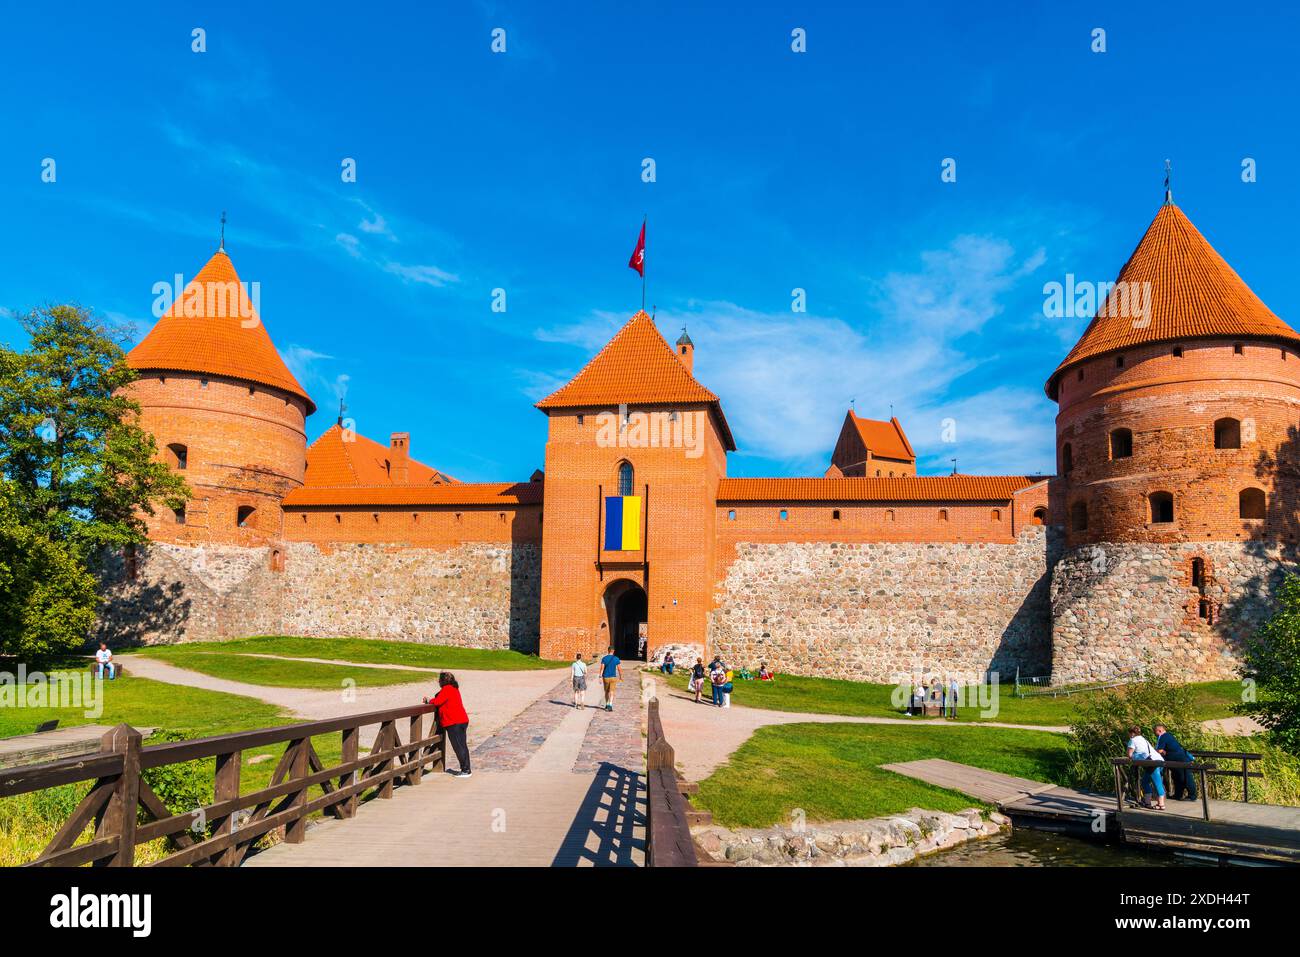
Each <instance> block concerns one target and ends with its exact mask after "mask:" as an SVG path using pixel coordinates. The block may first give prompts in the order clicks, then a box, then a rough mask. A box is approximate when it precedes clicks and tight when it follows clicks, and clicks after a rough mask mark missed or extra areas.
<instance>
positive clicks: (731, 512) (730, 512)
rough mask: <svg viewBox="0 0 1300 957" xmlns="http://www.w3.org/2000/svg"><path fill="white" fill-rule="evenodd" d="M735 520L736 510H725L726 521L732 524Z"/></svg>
mask: <svg viewBox="0 0 1300 957" xmlns="http://www.w3.org/2000/svg"><path fill="white" fill-rule="evenodd" d="M735 520H736V510H735V509H734V508H729V509H727V521H729V522H734V521H735Z"/></svg>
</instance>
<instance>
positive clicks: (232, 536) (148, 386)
mask: <svg viewBox="0 0 1300 957" xmlns="http://www.w3.org/2000/svg"><path fill="white" fill-rule="evenodd" d="M256 300H257V297H256V295H255V294H254V292H253V291H250V289H249V288H248V287H245V286H244V285H243V284H242V283H241V282H240V280H239V276H238V275H237V274H236V272H235V267H234V265H233V264H232V263H231V261H230V257H229V256H228V255H226V252H225V249H224V247H223V248H221V249H219V250H218V251H217V253H216V254H215V255H214V256H213V257H212V258H211V259H210V260H208V262H207V264H206V265H205V266H204V267H203V268H202V269H201V270H200V271H199V273H198V275H197V276H195V277H194V279H193V281H192V282H190V283H189V284H188V285H187V286H186V287H185V291H184V293H183V294H182V295H181V296H180V297H179V298H178V299H177V300H176V302H175V303H173V304H172V307H171V308H170V309H169V310H168V312H167V313H166V314H165V315H164V316H163V317H162V318H161V319H160V320H159V321H158V323H157V325H155V326H154V327H153V329H152V330H151V331H150V332H149V334H148V335H147V336H146V337H145V338H144V340H143V341H142V342H141V343H140V344H139V345H138V346H136V347H135V348H134V349H132V350H131V352H130V353H129V354H128V356H127V361H128V363H129V364H130V365H131V367H132V368H133V369H135V370H136V371H137V372H138V373H139V379H138V381H136V382H135V383H133V384H132V385H131V387H130V389H131V395H132V397H133V398H134V399H135V400H136V401H137V402H138V403H139V404H140V406H141V425H142V426H143V427H144V428H146V429H148V430H149V431H150V432H151V433H153V435H154V437H155V439H156V440H157V443H158V448H159V450H160V451H161V452H162V454H163V456H164V457H165V458H166V460H167V461H168V462H169V463H170V464H171V465H172V467H173V468H176V469H178V470H180V471H182V472H183V474H184V475H185V478H186V480H187V481H188V482H189V485H190V488H191V489H192V491H193V493H194V498H193V499H191V500H190V502H189V503H188V504H187V506H186V507H185V509H184V510H182V511H180V512H177V513H175V514H173V513H172V512H171V511H169V510H168V509H166V508H165V507H159V508H158V511H157V514H155V515H154V516H152V517H150V518H148V519H147V521H148V525H149V536H150V538H151V539H153V540H155V541H162V542H172V543H186V544H201V543H202V544H225V545H245V546H265V545H268V544H271V543H273V542H275V541H278V539H279V538H280V534H281V526H282V518H281V510H280V504H281V500H282V499H283V498H284V496H285V495H286V494H287V493H288V492H290V491H291V490H292V489H295V488H297V487H298V486H300V485H302V484H303V478H304V474H305V470H306V449H307V439H306V417H307V416H308V415H310V414H311V413H312V412H314V411H315V409H316V406H315V404H314V403H313V402H312V400H311V397H310V396H308V395H307V392H306V391H305V390H304V389H303V387H302V386H301V385H300V384H299V383H298V380H297V379H295V378H294V376H293V374H292V373H291V372H290V371H289V369H288V368H287V367H286V366H285V364H284V360H283V359H281V357H280V354H279V353H278V352H277V351H276V348H275V345H274V344H273V343H272V342H271V337H270V336H269V335H268V334H267V331H266V328H265V326H263V325H262V322H261V320H260V318H259V317H258V315H257V312H256V309H255V308H254V304H255V303H256ZM277 557H278V556H277Z"/></svg>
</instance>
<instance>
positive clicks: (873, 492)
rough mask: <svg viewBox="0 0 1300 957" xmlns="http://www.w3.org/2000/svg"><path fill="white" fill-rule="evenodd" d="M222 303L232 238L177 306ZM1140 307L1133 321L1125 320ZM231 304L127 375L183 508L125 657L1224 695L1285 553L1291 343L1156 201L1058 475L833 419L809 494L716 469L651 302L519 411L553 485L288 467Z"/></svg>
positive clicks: (395, 451)
mask: <svg viewBox="0 0 1300 957" xmlns="http://www.w3.org/2000/svg"><path fill="white" fill-rule="evenodd" d="M238 281H239V280H238V277H237V275H236V273H235V269H234V266H233V264H232V262H231V260H230V258H229V256H227V254H226V253H225V251H224V249H223V250H220V251H218V252H217V253H216V255H214V256H213V257H212V259H211V260H209V261H208V263H207V264H206V265H205V266H204V267H203V269H202V270H201V271H200V272H199V274H198V276H196V277H195V279H194V282H193V283H192V284H191V287H189V288H190V289H204V288H207V287H212V286H219V287H229V286H230V284H237V283H238ZM1134 290H1138V291H1140V292H1141V294H1142V295H1145V297H1146V298H1145V299H1144V300H1141V301H1142V302H1143V303H1144V307H1143V308H1142V309H1141V311H1140V313H1139V314H1134V313H1133V311H1132V309H1130V308H1124V307H1125V306H1126V304H1127V305H1131V303H1126V302H1121V301H1120V300H1121V298H1122V297H1124V296H1127V295H1128V294H1129V293H1130V292H1132V291H1134ZM187 291H189V290H187ZM1135 295H1136V294H1135ZM207 300H208V301H209V302H210V300H211V297H210V296H209V297H207ZM1133 301H1135V302H1137V301H1139V300H1138V299H1136V298H1135V299H1134V300H1133ZM218 312H219V311H218V310H213V309H211V308H207V309H199V310H197V311H196V310H195V309H193V308H190V309H181V308H180V302H179V301H178V303H177V305H176V306H173V309H172V311H171V312H170V313H168V314H167V315H165V316H164V317H163V318H162V319H161V320H160V321H159V322H158V324H157V325H156V326H155V327H154V328H153V330H152V331H151V332H150V333H149V334H148V336H146V337H145V339H144V340H143V341H142V342H141V343H140V345H138V346H137V347H136V348H135V349H134V350H132V352H131V353H130V356H129V361H130V364H131V365H132V367H133V368H135V369H136V370H137V371H138V373H139V381H138V382H137V383H135V384H134V385H133V386H132V387H131V388H132V392H133V394H134V397H135V398H136V399H137V401H139V403H140V405H141V407H142V410H143V413H142V415H143V424H144V426H145V427H146V428H148V429H149V430H150V431H151V432H152V433H153V434H154V435H155V436H156V437H157V440H158V445H159V447H160V449H161V450H162V451H163V454H164V455H165V456H166V458H167V460H168V461H169V462H170V463H171V464H172V465H173V467H175V468H177V469H180V470H182V471H183V472H184V473H185V476H186V478H187V479H188V481H189V483H190V485H191V487H192V488H193V490H194V498H193V500H192V501H191V502H190V503H189V504H188V506H187V507H186V508H185V510H184V511H182V512H177V513H175V514H172V513H171V512H166V511H165V510H164V513H162V514H159V515H156V516H154V517H152V518H151V519H150V520H149V531H150V538H151V544H150V545H149V547H148V548H146V549H143V550H141V551H140V552H139V553H131V554H127V555H122V556H118V557H117V558H116V559H115V560H114V562H113V563H112V564H111V566H110V567H109V568H107V569H106V571H105V575H106V578H107V581H108V584H109V602H108V607H107V609H106V613H105V615H104V616H103V625H102V627H103V629H104V631H105V633H106V634H107V635H109V636H110V637H113V638H117V639H133V640H145V641H177V640H194V639H211V638H218V637H226V636H243V635H250V634H305V635H322V636H333V635H347V636H370V637H384V638H399V639H405V640H411V641H423V642H434V643H443V644H460V645H473V646H481V647H513V648H516V649H519V650H525V651H530V652H540V653H541V654H542V655H543V656H545V657H548V658H566V657H571V656H572V655H573V653H574V652H576V651H582V652H593V651H597V650H602V649H603V648H604V647H605V646H606V645H609V644H614V645H615V646H616V647H617V648H618V649H619V651H620V653H621V654H622V655H623V656H624V657H627V658H635V657H637V656H638V653H639V651H640V649H641V647H642V645H643V644H644V647H645V653H646V655H647V656H648V657H649V656H653V655H654V654H655V653H656V652H659V651H662V650H663V649H666V648H669V647H673V648H676V649H678V650H679V651H680V652H681V653H683V654H692V653H694V652H696V651H698V652H699V653H704V651H705V650H706V649H707V651H708V652H710V653H711V652H713V651H719V652H721V653H723V654H724V655H725V656H727V659H728V660H729V661H735V662H737V663H742V664H750V665H755V664H757V663H758V661H760V660H765V661H767V662H768V663H769V664H771V665H772V666H773V667H775V668H777V669H778V670H782V671H790V672H804V673H815V674H819V675H835V676H841V677H853V678H860V679H864V680H875V681H892V680H896V679H897V678H898V677H899V676H900V675H903V674H908V673H912V672H914V671H917V670H923V669H924V670H939V669H942V670H948V671H959V672H965V673H968V674H971V675H982V674H984V673H985V672H988V671H997V672H1000V673H1001V675H1002V676H1003V677H1004V679H1005V678H1006V677H1007V676H1009V675H1010V674H1012V673H1014V672H1015V671H1016V670H1017V669H1019V671H1020V672H1021V673H1022V674H1023V675H1051V676H1052V678H1053V680H1055V681H1058V682H1059V681H1078V680H1086V679H1092V678H1098V677H1105V676H1108V675H1112V674H1116V673H1122V672H1127V671H1131V670H1134V669H1143V668H1146V669H1157V670H1162V671H1165V672H1166V673H1169V674H1172V675H1174V676H1177V677H1180V678H1187V679H1192V678H1215V677H1224V676H1228V675H1230V674H1231V673H1232V669H1233V666H1234V663H1235V649H1236V648H1237V647H1238V645H1239V642H1240V641H1241V639H1242V637H1243V636H1244V634H1245V633H1246V632H1248V631H1249V630H1250V629H1251V628H1253V627H1254V626H1255V624H1256V623H1257V622H1258V621H1259V620H1260V618H1261V616H1262V615H1263V614H1265V613H1266V610H1267V595H1268V591H1269V588H1270V586H1271V584H1272V583H1273V582H1275V581H1276V579H1277V577H1278V576H1279V575H1280V574H1281V569H1282V568H1283V567H1284V565H1285V563H1286V562H1287V561H1288V560H1289V557H1290V549H1291V548H1292V546H1293V545H1294V542H1295V533H1296V512H1295V507H1296V502H1297V498H1296V488H1295V482H1296V476H1297V474H1298V473H1297V464H1298V463H1300V454H1297V448H1296V445H1297V441H1298V438H1297V436H1298V434H1300V433H1297V424H1300V335H1297V334H1296V333H1295V332H1294V331H1293V330H1292V329H1291V328H1290V327H1289V326H1287V325H1286V324H1285V323H1284V322H1282V321H1281V320H1280V319H1279V318H1277V317H1276V316H1275V315H1273V313H1272V312H1270V311H1269V310H1268V308H1267V307H1266V306H1264V304H1263V303H1262V302H1260V300H1259V299H1258V298H1257V297H1256V296H1255V295H1254V294H1253V293H1252V292H1251V291H1250V289H1249V288H1248V287H1247V286H1246V284H1245V283H1244V282H1243V281H1242V280H1241V279H1240V278H1239V277H1238V276H1237V274H1236V273H1235V272H1233V270H1232V269H1231V268H1230V267H1229V266H1228V265H1227V263H1225V262H1224V261H1223V259H1222V258H1221V257H1219V255H1218V254H1217V253H1216V252H1215V251H1214V250H1213V249H1212V248H1211V247H1210V245H1209V244H1208V243H1207V242H1206V240H1205V239H1204V237H1202V236H1201V234H1200V233H1199V232H1198V231H1197V230H1196V228H1195V227H1194V226H1193V225H1192V224H1191V223H1190V222H1189V221H1188V219H1187V218H1186V217H1185V216H1184V215H1183V213H1182V212H1181V211H1180V210H1179V209H1178V208H1177V207H1176V206H1174V205H1173V204H1172V203H1169V202H1167V203H1166V204H1165V205H1164V206H1163V207H1162V208H1161V209H1160V211H1159V213H1158V214H1157V216H1156V218H1155V220H1154V221H1153V222H1152V224H1151V226H1150V227H1149V228H1148V230H1147V232H1146V234H1145V235H1144V236H1143V238H1142V240H1141V242H1140V243H1139V244H1138V247H1137V249H1136V250H1135V251H1134V253H1133V255H1132V256H1131V257H1130V259H1129V261H1128V263H1127V264H1126V265H1125V266H1124V268H1123V270H1122V271H1121V273H1120V276H1119V279H1118V281H1117V283H1116V285H1115V289H1114V290H1112V291H1111V293H1110V297H1109V298H1108V299H1107V300H1106V301H1105V302H1104V304H1103V306H1102V308H1100V309H1098V311H1097V316H1096V318H1094V320H1093V321H1092V323H1091V324H1090V325H1089V327H1088V329H1087V331H1086V332H1085V333H1084V335H1083V337H1082V338H1081V339H1080V340H1079V343H1078V344H1077V345H1076V346H1075V347H1074V349H1073V350H1071V352H1070V353H1069V355H1068V356H1067V357H1066V358H1065V360H1064V362H1062V363H1061V365H1060V366H1059V367H1058V368H1057V369H1056V370H1055V371H1054V372H1053V373H1052V375H1051V376H1050V378H1049V379H1048V382H1047V394H1048V396H1049V397H1050V398H1052V399H1054V400H1056V401H1057V402H1058V403H1059V404H1060V414H1059V416H1058V419H1057V436H1058V461H1059V469H1058V473H1059V474H1058V475H1057V476H1056V477H1052V478H1048V477H1045V476H1019V475H1016V476H972V475H941V476H920V475H917V474H916V455H915V452H914V451H913V449H912V446H911V444H910V442H909V441H908V439H907V436H906V434H905V433H904V431H903V427H902V425H901V424H900V423H899V422H898V420H897V419H891V420H890V421H888V422H876V421H872V420H869V419H863V418H859V417H858V416H857V415H856V413H855V412H853V411H852V410H850V411H849V412H848V414H847V415H846V417H845V420H844V424H843V427H842V430H841V433H840V437H839V440H838V442H837V443H836V446H835V448H834V451H833V453H832V456H831V461H830V464H829V467H828V469H827V470H826V474H825V475H823V476H820V477H808V478H728V477H727V474H726V473H727V453H728V452H731V451H734V450H735V449H736V441H735V438H734V437H733V435H732V432H731V429H730V427H729V426H728V424H727V418H726V416H725V414H724V413H723V408H722V403H721V401H720V399H719V397H718V396H717V395H715V394H714V393H713V392H711V391H710V390H709V389H708V388H707V387H706V386H705V385H703V384H702V383H700V382H699V381H698V380H697V379H696V378H695V376H694V374H693V361H694V351H695V345H694V343H693V342H692V341H691V339H690V337H689V336H688V335H686V334H685V332H683V333H682V335H681V337H680V338H678V339H677V340H676V342H675V343H674V344H671V345H670V344H669V343H668V341H667V340H666V339H664V337H663V336H662V335H661V334H660V332H659V330H658V329H657V328H656V326H655V324H654V321H653V320H652V319H651V318H650V316H648V315H647V314H646V313H644V312H638V313H637V314H636V315H634V316H632V318H631V319H630V320H629V321H628V322H627V324H626V325H625V326H624V327H623V328H622V329H621V330H620V331H619V332H618V334H617V335H615V336H614V338H613V339H612V340H610V342H609V343H608V344H607V345H606V346H605V347H604V349H602V350H601V351H600V352H599V353H598V354H597V355H596V356H595V357H594V358H592V359H591V361H590V362H589V363H588V364H587V366H586V367H585V368H584V369H583V370H582V371H581V372H580V373H579V374H578V375H577V376H576V377H575V378H574V379H573V380H572V381H571V382H569V383H568V384H567V385H565V386H564V387H563V388H561V389H559V390H558V391H556V392H554V393H553V394H551V395H549V396H547V397H546V398H545V399H543V400H542V401H541V402H539V403H537V408H538V409H539V410H540V411H541V412H542V413H543V414H544V415H545V416H546V424H547V443H546V460H545V463H544V468H543V469H542V470H539V471H537V472H535V473H534V474H533V475H532V476H531V477H530V478H529V479H528V480H526V481H520V482H503V483H465V482H460V481H457V480H456V479H454V478H452V477H450V476H448V475H446V474H444V473H442V472H440V471H439V470H438V469H436V468H433V467H430V466H427V465H425V464H423V463H421V462H419V461H417V460H415V459H413V458H412V457H411V444H410V443H411V439H410V436H409V435H408V434H407V433H404V432H395V433H393V434H392V435H391V437H390V440H389V442H388V443H387V444H383V443H380V442H376V441H373V440H371V439H367V438H364V437H363V436H360V435H357V434H355V432H354V431H353V430H352V429H351V428H350V427H349V425H350V423H349V422H348V421H347V420H343V419H340V421H339V422H337V423H336V424H335V425H333V426H331V427H330V428H329V429H328V430H327V431H326V432H325V433H324V434H323V435H322V436H321V437H320V438H319V439H317V440H316V442H314V443H313V444H312V445H311V446H310V447H308V445H307V443H306V429H305V424H306V419H307V417H308V416H310V415H312V414H313V413H314V412H315V409H316V407H315V404H314V403H313V402H312V399H311V397H310V396H309V395H308V394H307V392H306V391H305V390H304V389H303V387H302V385H301V384H300V383H299V382H298V381H297V380H296V379H295V378H294V376H293V375H292V374H291V373H290V371H289V370H288V368H287V367H286V366H285V364H284V362H283V361H282V359H281V357H280V355H279V354H278V353H277V351H276V349H275V346H274V345H273V344H272V342H271V339H270V336H269V335H268V333H267V330H266V327H265V326H264V325H263V324H262V323H261V321H260V320H259V319H258V318H257V317H256V316H253V317H252V318H251V319H250V318H249V317H248V316H247V314H245V315H244V316H242V317H241V316H240V315H230V314H229V313H228V312H221V313H220V314H218Z"/></svg>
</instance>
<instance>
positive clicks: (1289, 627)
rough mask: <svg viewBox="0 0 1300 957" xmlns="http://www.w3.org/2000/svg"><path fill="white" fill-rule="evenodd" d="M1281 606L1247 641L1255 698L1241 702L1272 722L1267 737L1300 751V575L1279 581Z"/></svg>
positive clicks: (1244, 709)
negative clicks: (1299, 576)
mask: <svg viewBox="0 0 1300 957" xmlns="http://www.w3.org/2000/svg"><path fill="white" fill-rule="evenodd" d="M1276 598H1277V603H1278V608H1277V611H1275V612H1274V613H1273V617H1272V618H1270V619H1269V620H1268V621H1266V622H1265V623H1264V624H1263V625H1261V626H1260V628H1259V630H1258V631H1256V632H1255V634H1254V636H1253V637H1252V638H1251V639H1250V640H1249V641H1248V642H1247V643H1246V648H1245V651H1244V654H1243V656H1242V658H1243V663H1242V669H1241V674H1242V677H1244V678H1248V679H1251V680H1253V681H1254V682H1255V689H1256V692H1257V696H1258V697H1257V700H1254V701H1247V702H1245V703H1243V704H1240V705H1238V706H1237V708H1236V710H1237V711H1238V712H1240V713H1241V714H1247V715H1250V716H1251V717H1252V718H1254V719H1255V720H1256V721H1258V722H1259V723H1260V724H1262V725H1263V726H1264V727H1266V728H1268V737H1269V741H1270V742H1271V743H1273V744H1275V745H1277V746H1278V747H1280V748H1282V749H1283V750H1285V751H1288V752H1290V753H1291V754H1293V755H1297V756H1300V578H1298V577H1296V576H1295V575H1287V577H1286V578H1285V579H1284V580H1283V581H1282V584H1281V585H1280V586H1279V587H1278V590H1277V594H1276Z"/></svg>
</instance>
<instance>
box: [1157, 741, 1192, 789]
mask: <svg viewBox="0 0 1300 957" xmlns="http://www.w3.org/2000/svg"><path fill="white" fill-rule="evenodd" d="M1156 750H1157V751H1159V752H1160V755H1161V757H1163V758H1164V759H1165V760H1166V761H1187V762H1189V763H1190V762H1192V761H1195V760H1196V758H1194V757H1192V755H1191V753H1190V752H1189V751H1188V750H1187V749H1186V748H1184V747H1183V745H1182V742H1180V741H1179V740H1178V739H1177V738H1175V737H1174V736H1173V734H1171V733H1170V731H1169V729H1168V728H1167V727H1165V726H1164V725H1163V724H1158V725H1156ZM1169 776H1170V778H1172V779H1173V782H1174V794H1173V798H1174V800H1175V801H1195V800H1196V775H1195V774H1194V773H1193V772H1192V771H1191V770H1190V769H1188V768H1170V769H1169Z"/></svg>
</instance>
